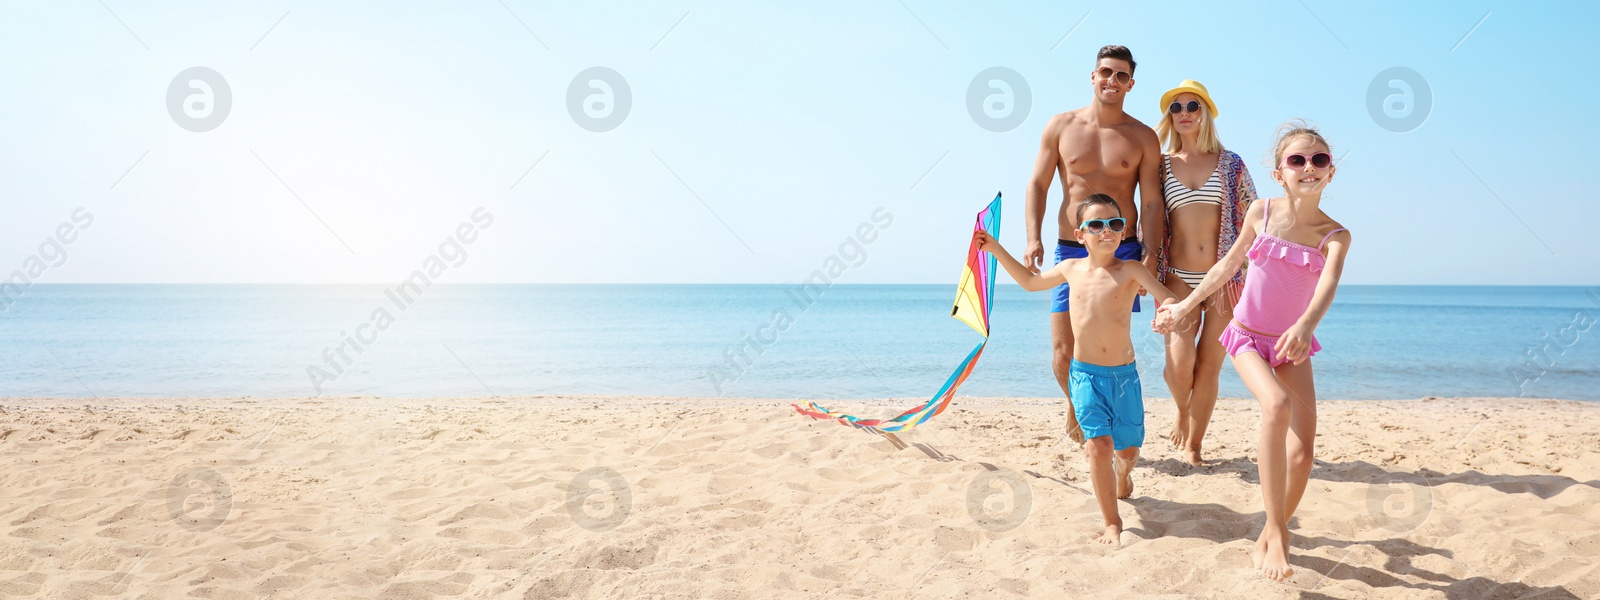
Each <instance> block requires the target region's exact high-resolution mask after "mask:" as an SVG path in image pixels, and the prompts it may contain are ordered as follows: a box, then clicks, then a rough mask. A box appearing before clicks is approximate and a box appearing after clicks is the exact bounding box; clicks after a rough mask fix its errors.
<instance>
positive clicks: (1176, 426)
mask: <svg viewBox="0 0 1600 600" xmlns="http://www.w3.org/2000/svg"><path fill="white" fill-rule="evenodd" d="M1167 440H1169V441H1171V442H1172V447H1173V448H1182V447H1183V444H1184V442H1187V441H1189V415H1188V414H1185V413H1183V412H1182V411H1180V412H1178V420H1177V421H1176V422H1174V423H1173V424H1172V433H1171V434H1168V435H1167Z"/></svg>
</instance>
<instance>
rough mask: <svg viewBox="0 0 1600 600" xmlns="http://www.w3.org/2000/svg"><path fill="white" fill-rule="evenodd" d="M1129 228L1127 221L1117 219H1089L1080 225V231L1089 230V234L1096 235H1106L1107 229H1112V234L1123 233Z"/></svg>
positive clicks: (1120, 218)
mask: <svg viewBox="0 0 1600 600" xmlns="http://www.w3.org/2000/svg"><path fill="white" fill-rule="evenodd" d="M1127 226H1128V221H1127V220H1126V219H1123V218H1122V217H1115V218H1111V219H1089V220H1087V221H1084V222H1082V223H1079V224H1078V229H1084V230H1088V231H1089V233H1096V234H1098V233H1105V231H1106V230H1107V229H1110V230H1111V232H1112V233H1122V229H1123V228H1124V227H1127Z"/></svg>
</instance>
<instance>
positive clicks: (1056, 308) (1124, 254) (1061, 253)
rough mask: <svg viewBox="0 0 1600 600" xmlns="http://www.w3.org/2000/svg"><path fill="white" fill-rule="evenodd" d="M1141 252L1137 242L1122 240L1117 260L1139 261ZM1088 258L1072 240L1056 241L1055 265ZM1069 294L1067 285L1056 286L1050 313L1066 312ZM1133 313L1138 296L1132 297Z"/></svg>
mask: <svg viewBox="0 0 1600 600" xmlns="http://www.w3.org/2000/svg"><path fill="white" fill-rule="evenodd" d="M1143 250H1144V246H1143V245H1141V244H1140V243H1139V240H1136V239H1126V240H1122V244H1121V245H1119V246H1117V258H1120V259H1122V260H1139V259H1140V258H1141V257H1140V256H1139V254H1140V252H1141V251H1143ZM1088 256H1089V249H1087V248H1084V247H1083V244H1079V243H1077V242H1074V241H1072V240H1057V241H1056V263H1057V264H1060V263H1061V261H1063V260H1066V259H1069V258H1085V257H1088ZM1071 293H1072V290H1071V289H1070V288H1068V287H1067V284H1065V283H1063V284H1061V285H1058V286H1056V291H1055V294H1056V297H1055V300H1054V301H1053V302H1051V303H1050V312H1067V298H1068V296H1070V295H1071ZM1133 312H1139V297H1138V296H1134V297H1133Z"/></svg>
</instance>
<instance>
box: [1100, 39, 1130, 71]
mask: <svg viewBox="0 0 1600 600" xmlns="http://www.w3.org/2000/svg"><path fill="white" fill-rule="evenodd" d="M1102 58H1115V59H1117V60H1122V61H1127V63H1128V75H1133V70H1134V69H1137V68H1139V63H1136V62H1133V51H1132V50H1129V49H1128V47H1127V46H1118V45H1116V44H1112V45H1109V46H1101V47H1100V53H1099V54H1096V55H1095V56H1094V61H1095V62H1097V63H1098V62H1100V59H1102Z"/></svg>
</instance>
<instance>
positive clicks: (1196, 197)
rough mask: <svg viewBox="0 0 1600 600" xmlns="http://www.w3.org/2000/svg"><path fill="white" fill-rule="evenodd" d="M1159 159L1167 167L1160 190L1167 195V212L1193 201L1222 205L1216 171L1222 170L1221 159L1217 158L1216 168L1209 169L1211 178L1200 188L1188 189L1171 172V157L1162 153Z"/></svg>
mask: <svg viewBox="0 0 1600 600" xmlns="http://www.w3.org/2000/svg"><path fill="white" fill-rule="evenodd" d="M1161 160H1162V161H1163V162H1164V163H1165V166H1166V168H1167V179H1166V181H1163V182H1161V191H1162V192H1163V193H1164V194H1165V195H1166V197H1167V212H1172V211H1174V210H1178V209H1179V208H1181V207H1184V206H1188V205H1190V204H1195V203H1200V202H1203V203H1206V204H1214V205H1216V206H1219V207H1220V206H1222V196H1223V194H1222V179H1221V178H1219V177H1218V176H1217V173H1218V172H1219V171H1221V170H1222V160H1221V158H1220V157H1219V158H1218V159H1217V168H1216V169H1213V170H1212V171H1211V178H1210V179H1207V180H1206V182H1205V184H1204V185H1201V186H1200V189H1198V190H1194V189H1189V187H1188V186H1186V185H1183V183H1182V182H1180V181H1178V176H1177V175H1175V174H1173V172H1172V157H1171V156H1168V155H1165V154H1163V155H1162V156H1161Z"/></svg>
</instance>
